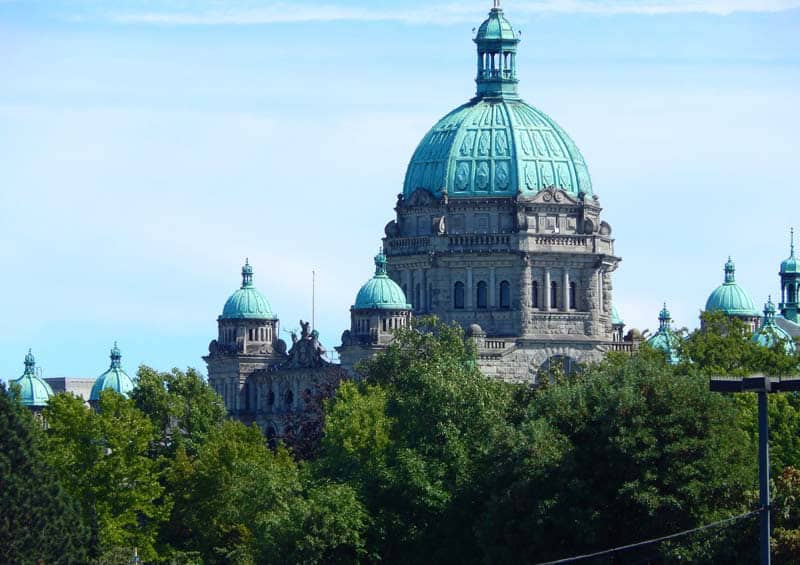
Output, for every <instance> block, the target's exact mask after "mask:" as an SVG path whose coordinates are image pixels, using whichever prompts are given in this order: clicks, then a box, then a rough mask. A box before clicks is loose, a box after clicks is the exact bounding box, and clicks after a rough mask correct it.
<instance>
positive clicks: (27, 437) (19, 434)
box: [0, 383, 89, 563]
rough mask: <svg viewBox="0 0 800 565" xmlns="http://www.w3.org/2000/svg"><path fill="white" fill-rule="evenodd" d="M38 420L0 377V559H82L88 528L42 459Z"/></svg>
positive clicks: (65, 560) (21, 561) (75, 505)
mask: <svg viewBox="0 0 800 565" xmlns="http://www.w3.org/2000/svg"><path fill="white" fill-rule="evenodd" d="M43 440H44V438H43V434H42V432H41V424H40V422H38V421H36V420H35V419H34V417H33V416H32V415H31V413H30V411H29V410H28V408H26V407H25V406H23V405H22V404H20V403H19V402H18V400H17V398H15V397H14V396H13V395H11V394H9V393H8V392H7V391H6V389H5V387H4V386H3V384H2V383H0V509H2V510H1V511H0V563H35V562H37V561H39V560H41V561H42V562H44V563H85V562H86V561H87V560H88V556H87V551H86V548H87V546H88V545H89V529H88V528H87V527H86V526H85V525H84V522H83V520H82V519H81V513H80V507H79V506H78V504H77V503H76V501H75V499H73V498H72V496H70V495H69V494H68V493H66V492H65V491H64V489H63V488H62V487H61V484H60V482H59V480H58V477H57V475H56V473H55V472H54V471H53V469H52V468H51V467H50V466H49V465H47V463H46V461H45V457H44V455H43V453H42V451H43V445H42V444H43Z"/></svg>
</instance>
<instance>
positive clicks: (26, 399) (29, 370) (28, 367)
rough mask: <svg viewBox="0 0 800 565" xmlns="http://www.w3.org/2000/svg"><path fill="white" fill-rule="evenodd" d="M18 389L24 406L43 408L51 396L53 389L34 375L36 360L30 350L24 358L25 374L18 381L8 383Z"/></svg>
mask: <svg viewBox="0 0 800 565" xmlns="http://www.w3.org/2000/svg"><path fill="white" fill-rule="evenodd" d="M10 384H12V385H16V386H18V387H19V392H20V400H21V401H22V403H23V404H24V405H25V406H34V407H44V406H47V400H48V399H49V398H50V397H51V396H53V389H52V388H50V385H49V384H47V382H46V381H45V380H44V379H41V378H39V376H37V375H36V359H34V357H33V353H31V350H30V349H29V350H28V354H27V355H26V356H25V372H24V373H22V376H21V377H20V378H18V379H15V380H12V381H11V382H10Z"/></svg>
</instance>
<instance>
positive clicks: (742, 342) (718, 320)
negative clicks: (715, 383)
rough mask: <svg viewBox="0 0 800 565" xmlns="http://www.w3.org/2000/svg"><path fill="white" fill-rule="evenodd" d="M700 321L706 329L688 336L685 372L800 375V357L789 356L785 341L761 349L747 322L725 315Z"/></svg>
mask: <svg viewBox="0 0 800 565" xmlns="http://www.w3.org/2000/svg"><path fill="white" fill-rule="evenodd" d="M701 320H702V323H703V328H702V329H698V330H695V331H694V332H692V333H691V334H689V337H688V339H687V340H686V341H685V342H684V343H683V346H684V350H683V351H682V352H681V357H682V358H683V359H684V371H689V370H691V369H692V368H696V369H698V370H699V371H700V372H702V373H703V374H704V375H706V376H737V377H744V376H749V375H752V374H753V373H764V374H768V375H775V376H785V375H795V374H797V373H798V369H797V367H798V364H800V357H798V355H797V354H793V355H790V354H787V353H786V351H785V350H784V345H783V343H782V342H776V344H775V345H774V346H773V347H769V348H768V347H762V346H760V345H758V344H757V343H755V342H754V341H752V339H751V337H752V334H751V332H750V329H749V328H748V327H747V326H746V325H745V323H744V322H742V321H741V320H739V319H738V318H732V317H728V316H725V315H724V314H723V313H722V312H704V313H703V314H702V316H701Z"/></svg>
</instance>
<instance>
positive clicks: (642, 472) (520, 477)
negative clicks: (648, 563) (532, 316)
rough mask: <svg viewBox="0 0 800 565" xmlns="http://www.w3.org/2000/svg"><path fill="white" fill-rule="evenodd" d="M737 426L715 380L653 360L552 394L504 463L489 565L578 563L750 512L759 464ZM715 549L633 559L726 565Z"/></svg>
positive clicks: (645, 353) (591, 375)
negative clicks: (507, 563) (569, 559)
mask: <svg viewBox="0 0 800 565" xmlns="http://www.w3.org/2000/svg"><path fill="white" fill-rule="evenodd" d="M737 417H738V409H737V406H736V403H735V402H734V400H733V399H732V398H729V397H724V396H722V395H719V394H714V393H711V392H710V391H709V389H708V381H707V379H706V378H705V377H703V376H701V375H698V374H696V373H695V374H688V375H687V374H680V373H679V372H678V371H676V370H675V369H674V368H673V367H671V366H669V365H668V364H667V363H666V360H665V359H664V356H663V355H661V354H660V353H659V352H656V351H652V350H649V349H643V350H642V351H641V352H639V353H638V354H636V355H634V356H632V357H630V358H624V357H620V356H611V357H609V358H607V359H606V360H605V361H604V362H602V363H600V364H598V365H596V366H594V367H589V368H588V369H587V370H586V372H585V373H584V374H583V375H578V376H574V377H572V378H571V379H570V380H568V381H566V382H562V383H558V384H555V385H552V386H547V387H544V388H542V389H541V390H540V391H537V394H536V395H535V398H534V399H533V401H532V402H531V403H530V406H529V412H528V417H527V419H526V420H525V422H524V423H523V424H522V426H521V427H520V429H519V430H518V432H517V434H518V439H517V440H516V441H515V442H514V445H512V446H510V448H511V452H510V454H509V455H507V456H506V457H505V458H502V456H503V454H502V453H498V458H500V459H499V460H500V461H502V465H501V467H500V473H499V475H498V476H497V477H496V478H495V486H494V487H493V489H492V495H491V497H490V502H489V504H488V508H487V512H486V515H485V516H484V518H483V520H482V522H481V524H480V525H479V527H478V532H479V535H480V538H481V540H482V543H483V548H484V551H485V553H486V555H487V556H488V559H489V560H490V561H495V560H497V561H502V560H508V559H509V558H510V557H511V556H514V557H516V558H517V559H520V560H523V561H524V560H544V559H549V558H559V557H566V556H569V555H574V554H579V553H583V552H590V551H596V550H601V549H606V548H609V547H614V546H619V545H624V544H628V543H632V542H636V541H640V540H645V539H649V538H654V537H658V536H661V535H666V534H671V533H674V532H677V531H681V530H684V529H689V528H693V527H696V526H699V525H703V524H706V523H709V522H713V521H715V520H718V519H721V518H726V517H730V516H732V515H736V514H739V513H741V512H744V511H746V510H748V509H749V508H748V502H749V499H748V498H747V497H746V496H745V494H744V493H745V491H747V490H748V489H750V488H752V486H753V485H754V484H755V452H754V451H753V450H752V449H751V446H750V443H749V442H748V441H747V438H746V435H745V433H744V432H743V431H742V430H740V429H738V428H737V427H736V426H735V425H733V423H735V422H736V421H737ZM508 447H509V446H502V448H503V449H508ZM708 543H710V542H707V540H705V541H701V542H697V545H696V546H694V547H689V548H687V547H685V546H680V547H679V548H678V549H675V548H668V547H662V548H658V549H656V550H654V549H653V548H652V547H651V548H646V549H645V550H644V551H645V553H644V554H638V555H636V554H635V553H630V554H626V555H625V556H624V558H625V559H626V560H628V561H630V560H635V559H637V558H638V559H643V558H645V557H647V556H648V555H652V554H653V553H656V554H658V553H659V552H662V553H661V556H662V558H663V557H664V552H666V551H678V550H680V551H683V552H684V553H682V554H681V555H682V556H683V558H685V559H686V558H689V559H691V560H692V561H694V562H701V561H703V560H706V561H708V560H710V559H711V556H715V558H719V560H720V561H722V557H720V554H717V553H714V552H715V551H716V550H717V549H718V548H717V547H714V548H711V547H709V546H708ZM648 552H649V553H648ZM686 552H688V553H686ZM687 555H688V557H687ZM676 558H677V557H676V555H672V558H671V560H672V559H676Z"/></svg>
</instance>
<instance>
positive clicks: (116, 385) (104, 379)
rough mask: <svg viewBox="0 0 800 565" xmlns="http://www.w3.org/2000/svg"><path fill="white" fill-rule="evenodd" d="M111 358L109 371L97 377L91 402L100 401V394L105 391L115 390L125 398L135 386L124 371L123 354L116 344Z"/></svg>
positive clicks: (90, 398)
mask: <svg viewBox="0 0 800 565" xmlns="http://www.w3.org/2000/svg"><path fill="white" fill-rule="evenodd" d="M110 357H111V366H110V367H109V368H108V371H106V372H105V373H103V374H102V375H100V376H99V377H97V380H96V381H95V382H94V386H92V392H91V394H90V395H89V400H100V392H101V391H104V390H113V391H115V392H118V393H120V394H122V395H123V396H128V394H129V393H130V392H131V391H132V390H133V387H134V386H135V383H134V382H133V379H131V378H130V377H129V376H128V373H126V372H125V371H124V370H123V369H122V352H121V351H120V350H119V347H117V343H116V342H114V347H113V348H112V349H111V356H110Z"/></svg>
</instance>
